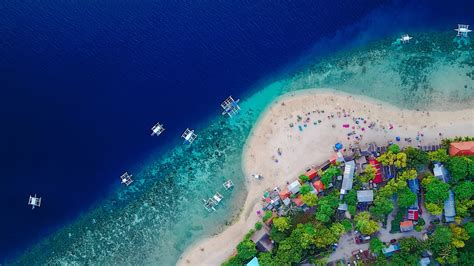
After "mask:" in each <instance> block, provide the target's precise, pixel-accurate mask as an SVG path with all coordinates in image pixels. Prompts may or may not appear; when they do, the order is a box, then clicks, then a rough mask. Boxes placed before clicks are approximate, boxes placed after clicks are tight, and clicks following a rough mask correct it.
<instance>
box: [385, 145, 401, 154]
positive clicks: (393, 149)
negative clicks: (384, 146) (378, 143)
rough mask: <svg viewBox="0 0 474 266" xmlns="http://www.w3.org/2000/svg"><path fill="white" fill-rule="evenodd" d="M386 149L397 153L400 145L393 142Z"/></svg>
mask: <svg viewBox="0 0 474 266" xmlns="http://www.w3.org/2000/svg"><path fill="white" fill-rule="evenodd" d="M388 150H389V151H391V152H392V153H395V154H397V153H399V152H400V147H399V146H398V145H397V144H395V143H394V144H392V145H390V146H389V147H388Z"/></svg>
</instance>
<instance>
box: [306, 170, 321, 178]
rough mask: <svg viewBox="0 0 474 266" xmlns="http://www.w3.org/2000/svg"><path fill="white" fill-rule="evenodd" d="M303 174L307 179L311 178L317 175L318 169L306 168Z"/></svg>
mask: <svg viewBox="0 0 474 266" xmlns="http://www.w3.org/2000/svg"><path fill="white" fill-rule="evenodd" d="M304 175H305V176H307V177H309V180H313V179H314V178H315V177H317V176H318V171H317V170H316V169H314V168H310V169H308V170H306V173H305V174H304Z"/></svg>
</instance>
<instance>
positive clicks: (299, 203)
mask: <svg viewBox="0 0 474 266" xmlns="http://www.w3.org/2000/svg"><path fill="white" fill-rule="evenodd" d="M293 202H294V203H295V204H296V206H303V204H304V202H303V199H302V198H301V194H299V195H298V197H296V198H294V199H293Z"/></svg>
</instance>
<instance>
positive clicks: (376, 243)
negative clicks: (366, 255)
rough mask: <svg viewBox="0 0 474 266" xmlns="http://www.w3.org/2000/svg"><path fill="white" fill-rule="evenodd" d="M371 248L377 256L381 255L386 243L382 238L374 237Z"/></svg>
mask: <svg viewBox="0 0 474 266" xmlns="http://www.w3.org/2000/svg"><path fill="white" fill-rule="evenodd" d="M369 248H370V251H372V252H373V253H375V254H377V256H381V255H382V249H383V248H384V245H383V242H382V241H381V240H380V239H378V238H376V237H374V238H372V239H371V240H370V245H369Z"/></svg>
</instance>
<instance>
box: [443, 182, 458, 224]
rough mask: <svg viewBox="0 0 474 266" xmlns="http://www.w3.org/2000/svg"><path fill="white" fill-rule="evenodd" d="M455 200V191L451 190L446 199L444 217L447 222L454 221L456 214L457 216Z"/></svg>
mask: <svg viewBox="0 0 474 266" xmlns="http://www.w3.org/2000/svg"><path fill="white" fill-rule="evenodd" d="M454 204H455V202H454V193H453V191H452V190H449V197H448V199H447V200H445V201H444V219H445V220H446V222H447V223H451V222H454V216H456V208H455V205H454Z"/></svg>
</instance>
